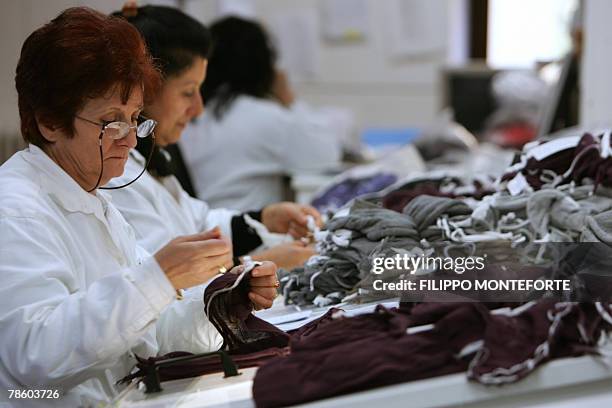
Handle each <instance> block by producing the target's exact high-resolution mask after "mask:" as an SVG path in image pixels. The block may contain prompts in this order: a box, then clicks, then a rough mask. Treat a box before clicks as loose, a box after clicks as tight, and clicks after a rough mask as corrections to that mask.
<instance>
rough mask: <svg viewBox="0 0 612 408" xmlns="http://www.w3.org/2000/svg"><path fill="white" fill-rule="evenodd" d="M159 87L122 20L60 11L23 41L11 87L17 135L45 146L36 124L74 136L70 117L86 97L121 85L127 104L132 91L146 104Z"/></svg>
mask: <svg viewBox="0 0 612 408" xmlns="http://www.w3.org/2000/svg"><path fill="white" fill-rule="evenodd" d="M160 84H161V77H160V73H159V71H158V70H157V69H156V68H155V66H154V64H153V62H152V59H151V56H150V55H149V53H148V51H147V48H146V45H145V43H144V41H143V40H142V37H141V36H140V33H139V32H138V30H136V28H134V27H133V26H132V25H131V24H130V23H128V22H127V21H125V19H122V18H118V17H112V16H106V15H104V14H102V13H99V12H97V11H95V10H92V9H90V8H86V7H74V8H69V9H67V10H65V11H63V12H62V13H61V14H60V15H59V16H57V17H56V18H55V19H53V20H52V21H51V22H49V23H47V24H45V25H44V26H42V27H41V28H39V29H38V30H36V31H34V32H33V33H32V34H30V36H29V37H28V38H27V39H26V40H25V42H24V44H23V47H22V48H21V56H20V58H19V62H18V63H17V72H16V75H15V85H16V87H17V95H18V100H19V116H20V118H21V133H22V135H23V138H24V139H25V140H26V142H29V143H33V144H35V145H37V146H40V147H43V146H44V145H45V144H46V143H47V141H46V140H45V138H44V137H43V136H42V135H41V133H40V131H39V129H38V124H37V121H39V122H41V123H44V124H45V125H46V126H49V127H52V128H61V129H64V130H66V132H67V133H68V134H69V135H73V134H74V116H75V115H76V114H77V112H78V111H79V110H80V109H82V107H83V106H84V105H85V103H86V100H87V99H88V98H95V97H99V96H102V95H105V94H106V93H107V92H109V91H111V90H112V89H113V87H115V86H119V87H120V88H119V89H120V92H121V99H122V101H123V103H126V102H127V100H128V98H129V96H130V94H131V92H132V88H133V87H134V86H142V87H143V90H144V95H145V100H146V101H148V100H150V98H152V97H153V95H154V93H155V92H157V90H158V89H159V86H160Z"/></svg>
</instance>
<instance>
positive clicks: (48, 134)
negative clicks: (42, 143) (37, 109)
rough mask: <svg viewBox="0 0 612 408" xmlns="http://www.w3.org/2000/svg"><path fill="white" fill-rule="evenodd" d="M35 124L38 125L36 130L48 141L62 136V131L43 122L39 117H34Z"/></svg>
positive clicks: (56, 139)
mask: <svg viewBox="0 0 612 408" xmlns="http://www.w3.org/2000/svg"><path fill="white" fill-rule="evenodd" d="M36 124H37V125H38V131H39V132H40V134H41V135H42V137H44V138H45V140H46V141H47V142H49V143H54V142H57V141H58V140H59V138H60V137H62V134H63V132H62V131H61V130H60V128H58V127H57V126H53V125H49V124H45V121H44V120H42V119H41V118H40V117H36Z"/></svg>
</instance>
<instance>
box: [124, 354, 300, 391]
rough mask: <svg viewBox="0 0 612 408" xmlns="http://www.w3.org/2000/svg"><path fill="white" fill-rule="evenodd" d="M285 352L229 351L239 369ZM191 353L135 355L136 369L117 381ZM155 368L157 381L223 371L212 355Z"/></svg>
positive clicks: (136, 375) (140, 373)
mask: <svg viewBox="0 0 612 408" xmlns="http://www.w3.org/2000/svg"><path fill="white" fill-rule="evenodd" d="M287 352H288V348H286V347H284V348H276V347H271V348H267V349H264V350H262V351H256V352H253V353H247V354H235V355H232V354H231V353H230V358H231V359H232V361H233V362H234V364H236V366H237V367H238V368H239V369H243V368H249V367H258V366H260V365H262V364H264V363H265V362H266V361H268V360H270V359H272V358H275V357H281V356H284V355H285V354H286V353H287ZM192 355H194V354H192V353H187V352H184V351H174V352H172V353H168V354H165V355H163V356H160V357H149V358H146V359H144V358H141V357H138V356H136V359H137V361H138V362H137V364H136V368H137V370H136V371H134V372H132V373H131V374H129V375H127V376H125V377H124V378H122V379H121V380H120V381H119V384H129V383H130V382H132V381H133V380H134V379H139V378H143V377H144V376H145V375H146V373H147V370H148V369H149V368H151V367H153V366H154V365H159V363H162V362H164V361H166V360H170V359H173V358H177V357H187V356H192ZM157 370H158V373H159V381H160V382H164V381H171V380H179V379H181V378H192V377H198V376H201V375H206V374H212V373H218V372H221V371H223V365H222V363H221V359H220V358H219V356H216V355H213V356H205V357H200V358H196V359H193V360H188V361H184V362H180V363H176V364H173V365H169V366H161V367H159V368H158V369H157Z"/></svg>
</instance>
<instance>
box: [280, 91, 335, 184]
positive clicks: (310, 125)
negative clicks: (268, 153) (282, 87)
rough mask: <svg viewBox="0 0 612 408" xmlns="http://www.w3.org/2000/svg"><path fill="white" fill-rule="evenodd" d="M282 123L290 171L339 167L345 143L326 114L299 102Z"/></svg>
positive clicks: (285, 152) (286, 159) (284, 151)
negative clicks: (320, 115) (333, 128)
mask: <svg viewBox="0 0 612 408" xmlns="http://www.w3.org/2000/svg"><path fill="white" fill-rule="evenodd" d="M281 123H282V122H281ZM281 126H283V127H284V129H283V130H282V133H283V134H282V135H281V136H282V141H283V143H281V144H280V146H281V147H282V149H283V152H282V153H283V157H284V158H285V163H286V167H287V170H288V171H289V172H295V171H300V170H306V171H322V170H329V169H335V168H337V166H338V164H339V163H340V160H341V155H342V150H341V144H340V141H339V140H338V138H337V137H336V135H335V134H334V132H333V131H332V128H331V126H329V124H328V123H327V122H326V121H325V120H324V119H323V118H321V117H319V116H318V115H316V114H314V113H313V112H311V111H310V110H309V109H307V108H306V107H305V106H303V105H301V104H300V103H299V102H296V103H294V104H293V105H292V107H291V108H290V109H289V110H288V118H287V121H286V122H285V123H282V125H281Z"/></svg>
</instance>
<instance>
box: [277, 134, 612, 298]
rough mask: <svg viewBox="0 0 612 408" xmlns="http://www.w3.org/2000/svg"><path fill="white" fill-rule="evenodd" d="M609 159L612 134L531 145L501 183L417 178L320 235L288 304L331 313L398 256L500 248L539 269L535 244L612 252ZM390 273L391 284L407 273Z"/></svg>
mask: <svg viewBox="0 0 612 408" xmlns="http://www.w3.org/2000/svg"><path fill="white" fill-rule="evenodd" d="M610 151H612V147H610V132H604V133H603V134H600V135H596V136H594V135H591V134H588V133H587V134H585V135H583V136H581V137H569V138H563V139H557V140H553V141H551V142H547V143H541V144H536V145H531V146H527V147H526V148H525V151H524V152H523V155H522V156H521V158H520V162H519V163H517V164H515V165H513V166H511V167H510V168H509V169H508V171H507V173H506V174H504V175H503V176H502V177H501V178H500V179H499V180H498V181H497V182H496V183H495V184H488V183H487V182H486V179H483V178H479V179H478V180H472V181H471V182H470V181H469V180H468V181H466V180H461V179H458V178H456V177H446V178H444V177H442V178H440V177H432V179H427V178H424V177H418V178H415V179H414V180H407V181H405V182H404V183H402V184H401V185H400V187H398V188H397V189H395V190H393V191H386V192H385V195H384V196H375V197H369V198H367V199H366V200H355V201H353V202H352V204H351V205H350V207H349V208H346V209H343V210H341V211H339V212H338V213H337V214H336V216H335V217H334V218H332V219H331V220H330V221H329V222H328V223H327V225H326V226H325V231H323V232H322V233H321V234H319V235H318V241H319V242H318V252H319V254H318V255H316V256H314V257H313V258H311V259H310V260H309V261H308V262H306V264H305V265H304V267H303V268H296V269H294V270H292V271H289V272H287V271H282V276H281V284H282V289H283V294H284V295H285V299H286V301H287V302H289V303H295V304H298V305H307V304H314V305H317V306H324V305H328V304H333V303H338V302H340V301H341V300H342V299H344V298H345V297H346V296H347V295H349V294H351V293H356V292H357V291H358V290H359V289H362V290H361V292H360V293H363V290H364V289H365V290H367V288H368V287H369V288H371V282H372V280H373V279H374V277H373V276H372V273H371V272H372V263H373V259H374V258H376V257H390V256H394V255H395V254H398V253H399V254H409V255H410V256H419V255H423V254H428V255H438V256H444V255H447V254H448V253H449V252H452V251H456V250H457V248H459V249H460V250H463V251H464V252H467V253H466V255H474V254H477V253H482V252H484V251H485V250H487V251H490V250H491V248H503V251H504V253H505V255H506V256H507V257H519V256H520V257H525V256H527V257H531V261H533V262H536V263H538V262H542V261H543V260H544V259H542V256H543V253H542V251H537V252H538V253H537V254H533V253H531V248H532V247H533V245H534V244H539V245H541V244H543V243H560V242H563V243H572V242H574V243H575V242H600V243H605V244H607V245H612V188H610V187H612V157H610ZM608 173H610V175H608ZM483 180H484V181H483ZM504 242H505V243H507V244H508V245H499V244H500V243H504ZM525 254H527V255H525ZM387 272H388V273H386V275H385V277H386V278H388V279H391V280H393V279H396V278H397V276H398V275H399V274H401V273H402V271H397V273H395V274H394V273H393V271H387ZM370 294H371V293H370ZM387 295H391V293H385V292H378V293H377V294H376V296H387Z"/></svg>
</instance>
